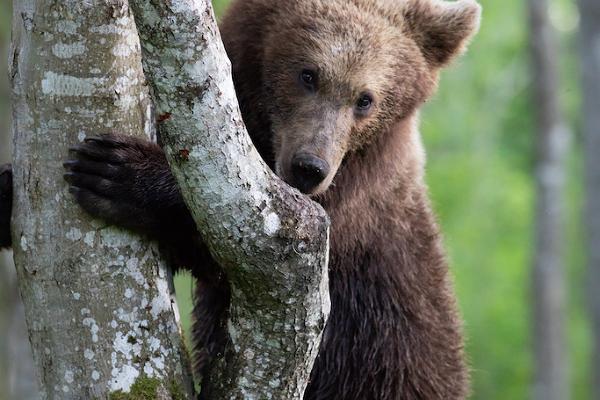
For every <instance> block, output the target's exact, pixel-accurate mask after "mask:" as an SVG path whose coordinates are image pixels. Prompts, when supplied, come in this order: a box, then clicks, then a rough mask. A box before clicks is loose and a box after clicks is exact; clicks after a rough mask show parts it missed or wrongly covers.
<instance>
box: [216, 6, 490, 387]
mask: <svg viewBox="0 0 600 400" xmlns="http://www.w3.org/2000/svg"><path fill="white" fill-rule="evenodd" d="M479 13H480V9H479V7H478V6H477V5H476V4H475V3H473V2H470V1H462V2H458V3H453V4H450V3H442V2H439V1H435V0H412V1H405V2H400V1H392V0H390V1H382V0H379V1H377V0H354V1H341V0H330V1H319V0H303V1H297V2H289V3H287V2H286V3H285V4H281V2H275V1H272V0H250V1H248V0H245V1H243V0H240V1H237V2H235V3H234V4H233V6H232V8H231V9H230V11H229V13H228V14H227V16H226V17H225V19H224V21H223V24H222V26H221V28H222V32H223V38H224V42H225V46H226V49H227V51H228V54H229V55H230V58H231V59H232V63H233V70H234V79H235V82H236V88H238V93H239V96H240V100H241V106H242V110H243V111H244V116H245V117H246V116H248V118H247V123H248V126H249V129H250V132H251V134H252V137H253V138H254V139H255V142H256V144H257V146H258V147H259V149H260V150H261V153H262V154H263V155H264V156H265V158H266V159H268V160H271V162H272V165H273V166H274V168H276V169H277V171H278V172H279V173H280V175H282V177H283V178H284V179H285V178H286V171H285V169H286V166H285V165H281V164H284V163H285V160H286V159H288V160H289V158H290V157H291V155H293V152H294V151H297V150H298V149H299V148H300V149H302V150H305V149H306V146H307V143H308V146H312V148H313V149H315V151H316V152H317V154H318V155H319V156H320V157H323V158H325V159H326V160H328V161H329V162H330V165H332V166H334V167H335V168H333V172H332V177H331V181H327V182H325V184H324V185H323V186H324V187H321V188H320V190H319V191H317V194H316V196H315V199H316V200H318V201H319V202H321V203H322V204H323V206H324V207H325V209H326V210H327V211H328V213H329V215H330V217H331V221H332V231H331V265H330V282H331V283H330V289H331V297H332V314H331V317H330V320H329V322H328V325H327V328H326V332H325V337H324V339H323V343H322V349H321V352H320V354H319V358H318V360H317V362H316V366H315V369H314V371H313V375H312V383H311V385H310V386H309V388H308V390H307V393H306V397H305V398H306V399H460V398H464V397H465V396H466V394H467V392H468V370H467V367H466V364H465V361H464V354H463V341H462V333H461V323H460V317H459V315H458V314H457V311H456V305H455V300H454V295H453V292H452V287H451V283H450V280H449V277H448V272H447V265H446V262H445V259H444V253H443V250H442V247H441V244H440V237H439V232H438V228H437V225H436V223H435V220H434V217H433V214H432V212H431V210H430V206H429V202H428V199H427V190H426V188H425V186H424V184H423V179H422V174H423V162H424V159H423V158H424V156H423V154H422V149H421V145H420V138H419V134H418V132H417V128H416V125H417V108H418V107H419V106H420V105H421V104H422V103H423V102H424V101H425V100H426V99H427V98H428V97H429V96H430V95H431V94H432V93H433V91H434V90H435V87H436V83H437V80H438V74H439V69H440V67H442V66H443V65H445V64H447V63H448V62H449V61H450V60H451V59H452V57H453V56H455V55H456V54H458V53H459V52H460V51H462V49H463V47H464V46H465V44H466V42H467V40H468V39H469V38H470V37H471V35H472V34H473V33H474V32H475V31H476V29H477V26H478V22H479ZM305 65H315V66H316V67H317V68H318V70H319V72H320V74H322V75H323V76H324V77H325V78H324V80H326V82H323V83H322V85H321V87H320V91H319V93H318V94H317V95H315V96H306V95H302V94H300V93H299V92H298V88H297V85H295V82H294V79H293V76H294V74H296V73H297V71H300V70H301V69H302V68H304V66H305ZM364 89H368V90H370V91H371V92H373V93H374V94H375V100H376V102H375V110H373V111H372V112H371V113H370V115H369V116H368V117H367V118H362V119H360V118H355V117H354V116H353V115H352V105H353V102H354V100H355V99H356V97H357V96H358V94H359V92H360V91H361V90H364ZM307 97H308V98H307ZM265 132H272V135H273V139H272V140H265V139H264V138H265V136H268V135H266V134H265ZM320 136H325V139H322V138H321V137H320ZM271 146H272V147H271ZM328 147H329V148H328ZM338 167H339V169H338ZM330 183H331V186H330V187H329V184H330Z"/></svg>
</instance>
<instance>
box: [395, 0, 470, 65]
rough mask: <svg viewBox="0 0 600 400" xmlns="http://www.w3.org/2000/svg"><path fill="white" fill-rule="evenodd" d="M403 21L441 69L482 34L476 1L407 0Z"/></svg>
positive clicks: (426, 55) (428, 58) (428, 57)
mask: <svg viewBox="0 0 600 400" xmlns="http://www.w3.org/2000/svg"><path fill="white" fill-rule="evenodd" d="M404 18H405V21H406V24H407V27H408V29H409V31H410V34H411V35H412V37H413V39H414V40H415V41H416V42H417V44H418V45H419V47H420V48H421V51H422V52H423V55H424V56H425V59H426V60H427V61H428V62H429V63H430V64H431V65H432V66H434V67H441V66H443V65H445V64H447V63H448V62H450V61H451V60H452V58H454V57H455V56H456V55H458V54H460V53H461V52H462V51H463V50H464V48H465V47H466V45H467V43H468V42H469V39H471V37H473V35H475V33H477V31H478V30H479V22H480V20H481V6H480V5H479V4H478V3H477V2H476V1H475V0H459V1H455V2H448V1H442V0H407V1H406V3H405V8H404Z"/></svg>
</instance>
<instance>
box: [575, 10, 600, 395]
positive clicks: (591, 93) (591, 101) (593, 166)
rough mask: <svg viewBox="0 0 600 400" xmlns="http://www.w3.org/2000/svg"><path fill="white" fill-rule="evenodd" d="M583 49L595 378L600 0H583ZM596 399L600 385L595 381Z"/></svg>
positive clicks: (599, 281) (597, 375)
mask: <svg viewBox="0 0 600 400" xmlns="http://www.w3.org/2000/svg"><path fill="white" fill-rule="evenodd" d="M579 14H580V15H581V25H580V46H579V47H580V51H581V67H582V87H583V141H584V152H585V185H586V207H585V211H584V220H585V224H586V230H587V253H588V254H587V255H588V274H589V278H590V279H589V282H588V299H589V305H590V312H591V320H592V329H593V338H594V355H593V363H592V374H593V377H592V381H591V382H598V379H600V295H598V287H600V158H598V150H599V149H600V112H599V111H600V77H599V74H600V2H598V1H597V0H579ZM592 387H593V389H592V391H593V397H592V398H593V399H600V387H598V385H592Z"/></svg>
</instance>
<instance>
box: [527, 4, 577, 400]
mask: <svg viewBox="0 0 600 400" xmlns="http://www.w3.org/2000/svg"><path fill="white" fill-rule="evenodd" d="M529 16H530V29H531V32H530V42H531V71H532V77H533V82H532V83H533V102H534V108H535V110H536V117H537V118H536V122H537V162H536V185H537V192H536V193H537V204H536V223H535V224H536V242H535V252H534V265H533V275H532V281H533V304H534V321H533V324H534V336H533V343H534V357H535V358H534V361H535V382H534V399H538V400H565V399H568V398H569V396H568V385H567V362H566V355H565V339H564V330H563V327H564V303H565V301H564V298H565V294H564V278H563V273H564V272H563V269H564V265H563V254H562V243H563V239H564V238H563V236H562V233H563V226H562V223H563V205H564V204H563V188H564V182H565V176H564V173H565V171H564V161H565V155H566V151H567V149H568V141H569V133H568V130H567V127H566V125H565V123H564V121H563V119H562V117H561V111H560V104H559V97H558V82H559V81H558V72H557V62H558V58H557V45H556V43H555V39H554V32H553V29H552V26H551V24H550V21H549V18H548V3H547V0H529Z"/></svg>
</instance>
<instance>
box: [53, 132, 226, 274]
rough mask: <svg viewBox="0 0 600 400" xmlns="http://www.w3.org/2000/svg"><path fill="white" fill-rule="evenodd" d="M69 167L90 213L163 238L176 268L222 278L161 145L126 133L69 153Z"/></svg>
mask: <svg viewBox="0 0 600 400" xmlns="http://www.w3.org/2000/svg"><path fill="white" fill-rule="evenodd" d="M64 166H65V169H66V171H67V172H66V173H65V179H66V180H67V182H69V184H70V187H69V191H70V192H71V193H72V194H73V196H74V197H75V200H76V201H77V203H78V204H79V205H80V206H81V207H82V208H83V209H84V210H85V211H86V212H87V213H89V214H90V215H92V216H93V217H95V218H99V219H103V220H105V221H106V222H108V223H110V224H113V225H117V226H120V227H124V228H127V229H130V230H133V231H135V232H138V233H142V234H145V235H147V236H149V237H150V238H151V239H154V240H158V242H159V245H160V246H161V250H163V252H164V253H165V255H166V256H167V258H168V259H169V260H170V261H171V263H172V266H173V267H175V268H180V267H187V268H189V269H190V270H191V271H192V273H193V275H194V276H195V277H197V278H199V279H203V280H207V281H215V280H217V281H218V280H220V279H221V271H220V269H218V268H215V267H214V265H215V264H214V263H213V262H212V257H211V256H210V254H209V252H208V250H207V249H206V246H205V245H204V243H203V241H202V240H201V237H200V234H199V233H198V230H197V229H196V224H195V222H194V220H193V218H192V216H191V214H190V212H189V210H188V209H187V207H186V205H185V203H184V201H183V197H182V196H181V193H180V191H179V188H178V186H177V182H176V181H175V178H174V177H173V175H172V173H171V169H170V167H169V164H168V163H167V159H166V157H165V154H164V152H163V150H162V149H161V148H160V147H159V146H158V145H157V144H155V143H152V142H149V141H146V140H143V139H139V138H134V137H129V136H124V135H101V136H97V137H91V138H88V139H86V140H84V141H83V142H82V143H80V144H78V145H76V146H73V147H72V148H71V149H70V155H69V159H68V160H67V161H66V162H65V163H64Z"/></svg>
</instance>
